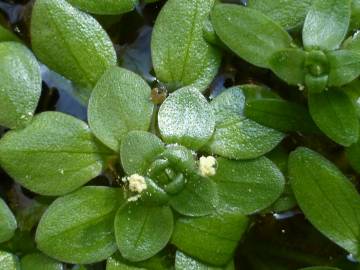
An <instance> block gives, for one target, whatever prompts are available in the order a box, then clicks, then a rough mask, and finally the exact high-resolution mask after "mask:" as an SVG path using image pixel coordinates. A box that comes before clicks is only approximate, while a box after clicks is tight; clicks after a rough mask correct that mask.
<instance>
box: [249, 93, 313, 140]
mask: <svg viewBox="0 0 360 270" xmlns="http://www.w3.org/2000/svg"><path fill="white" fill-rule="evenodd" d="M245 115H246V117H248V118H250V119H251V120H254V121H256V122H257V123H259V124H261V125H264V126H267V127H270V128H273V129H276V130H279V131H282V132H304V133H316V132H317V131H318V129H317V127H316V125H315V123H314V122H313V120H312V119H311V116H310V114H309V113H308V111H307V109H306V108H304V107H302V106H300V105H298V104H296V103H292V102H289V101H286V100H281V99H270V98H268V99H257V100H250V101H248V102H247V103H246V108H245Z"/></svg>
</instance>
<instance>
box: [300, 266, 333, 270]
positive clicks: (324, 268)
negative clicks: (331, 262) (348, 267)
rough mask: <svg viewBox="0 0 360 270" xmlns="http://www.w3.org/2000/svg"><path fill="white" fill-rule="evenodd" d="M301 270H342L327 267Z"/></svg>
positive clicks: (302, 269) (303, 269)
mask: <svg viewBox="0 0 360 270" xmlns="http://www.w3.org/2000/svg"><path fill="white" fill-rule="evenodd" d="M299 270H340V269H339V268H334V267H327V266H314V267H306V268H301V269H299Z"/></svg>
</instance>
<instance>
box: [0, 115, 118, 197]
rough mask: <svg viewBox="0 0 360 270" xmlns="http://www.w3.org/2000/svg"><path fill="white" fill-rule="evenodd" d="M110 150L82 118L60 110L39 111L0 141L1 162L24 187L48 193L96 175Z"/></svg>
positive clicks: (68, 189) (70, 187)
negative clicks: (92, 132) (21, 126)
mask: <svg viewBox="0 0 360 270" xmlns="http://www.w3.org/2000/svg"><path fill="white" fill-rule="evenodd" d="M111 154H112V153H111V152H110V151H109V150H108V149H107V148H105V147H103V146H102V145H100V144H99V143H98V142H97V141H96V139H95V138H94V136H93V135H92V134H91V133H90V130H89V127H88V126H87V125H86V124H85V123H84V122H82V121H81V120H78V119H76V118H74V117H72V116H69V115H66V114H63V113H59V112H44V113H41V114H39V115H37V116H36V117H34V119H33V121H32V122H31V124H30V125H29V126H27V127H26V128H25V129H22V130H17V131H12V132H8V133H6V135H5V136H4V137H3V138H2V139H1V141H0V164H1V166H2V167H3V168H4V169H5V170H6V171H7V172H8V173H9V174H10V175H11V176H12V177H13V178H14V179H16V181H17V182H19V183H20V184H21V185H23V186H24V187H26V188H28V189H30V190H31V191H33V192H36V193H39V194H43V195H50V196H54V195H62V194H65V193H68V192H71V191H73V190H75V189H77V188H79V187H80V186H82V185H83V184H85V183H86V182H88V181H89V180H91V179H92V178H94V177H96V176H97V175H99V174H100V172H101V171H102V169H103V167H104V166H105V162H106V160H107V158H109V155H111Z"/></svg>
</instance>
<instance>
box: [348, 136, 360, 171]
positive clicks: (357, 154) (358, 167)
mask: <svg viewBox="0 0 360 270" xmlns="http://www.w3.org/2000/svg"><path fill="white" fill-rule="evenodd" d="M346 155H347V158H348V159H349V162H350V164H351V167H353V169H354V170H355V171H357V172H358V173H360V135H359V138H358V140H357V142H356V143H354V144H352V145H351V146H350V147H348V148H346Z"/></svg>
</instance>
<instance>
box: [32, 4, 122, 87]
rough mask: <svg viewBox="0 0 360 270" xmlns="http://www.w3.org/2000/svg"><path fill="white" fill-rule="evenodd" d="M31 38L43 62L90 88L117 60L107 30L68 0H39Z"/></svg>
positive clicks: (34, 48)
mask: <svg viewBox="0 0 360 270" xmlns="http://www.w3.org/2000/svg"><path fill="white" fill-rule="evenodd" d="M31 42H32V48H33V50H34V52H35V54H36V56H37V57H38V58H39V59H40V61H41V62H43V63H44V64H45V65H47V66H48V67H49V68H51V69H52V70H54V71H56V72H58V73H59V74H61V75H63V76H64V77H66V78H68V79H70V80H72V81H73V82H75V83H76V84H79V85H80V86H82V87H85V88H88V89H89V90H92V88H93V87H94V86H95V84H96V82H97V81H98V79H99V78H100V77H101V75H102V74H103V73H104V72H105V70H106V69H107V68H108V67H109V66H113V65H115V64H116V53H115V50H114V47H113V45H112V43H111V40H110V38H109V37H108V35H107V34H106V32H105V30H104V29H102V27H101V26H100V24H99V23H98V22H97V21H96V20H95V19H94V18H93V17H91V16H90V15H89V14H87V13H84V12H82V11H80V10H78V9H76V8H74V7H72V6H71V5H70V4H69V3H68V2H66V1H65V0H37V1H36V2H35V5H34V8H33V11H32V17H31Z"/></svg>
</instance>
